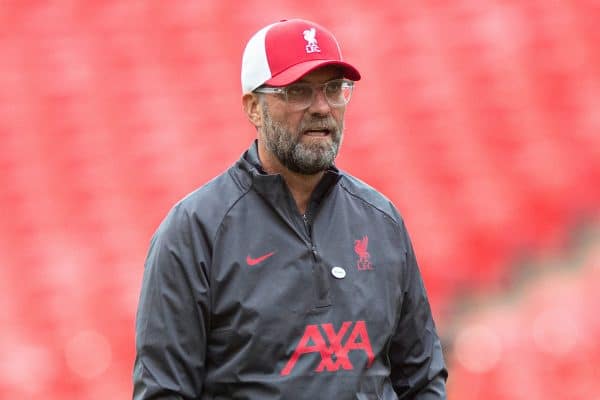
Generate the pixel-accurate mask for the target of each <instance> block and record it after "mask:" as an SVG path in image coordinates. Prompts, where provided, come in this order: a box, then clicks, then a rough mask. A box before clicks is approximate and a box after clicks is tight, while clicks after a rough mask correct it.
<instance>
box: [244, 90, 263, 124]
mask: <svg viewBox="0 0 600 400" xmlns="http://www.w3.org/2000/svg"><path fill="white" fill-rule="evenodd" d="M242 106H243V108H244V112H245V113H246V116H247V117H248V120H250V122H252V124H253V125H254V126H255V127H256V128H259V127H260V126H262V112H261V105H260V101H259V99H258V96H257V95H256V94H254V93H246V94H244V95H243V96H242Z"/></svg>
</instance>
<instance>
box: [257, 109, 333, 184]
mask: <svg viewBox="0 0 600 400" xmlns="http://www.w3.org/2000/svg"><path fill="white" fill-rule="evenodd" d="M262 117H263V134H264V140H265V147H266V148H267V150H269V151H270V152H271V153H273V155H275V157H277V159H278V160H279V162H281V164H282V165H283V166H284V167H286V168H287V169H289V170H290V171H292V172H295V173H298V174H302V175H314V174H316V173H319V172H321V171H325V170H326V169H328V168H330V167H332V166H333V163H334V161H335V157H336V156H337V154H338V151H339V149H340V145H341V142H342V137H343V135H342V131H343V123H342V124H341V126H337V123H336V122H335V120H334V119H333V117H321V118H315V117H313V118H311V119H310V120H308V121H302V122H301V123H300V126H299V128H298V131H297V132H290V131H288V130H286V129H285V128H284V127H283V126H282V125H281V124H279V123H277V122H274V121H273V120H272V119H271V116H270V115H269V112H268V109H267V107H266V104H265V103H263V115H262ZM309 127H311V128H314V127H326V128H327V129H329V134H330V135H331V139H332V143H318V142H311V143H302V142H301V141H300V140H301V138H302V135H303V132H304V131H305V130H306V129H307V128H309Z"/></svg>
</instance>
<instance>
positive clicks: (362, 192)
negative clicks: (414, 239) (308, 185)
mask: <svg viewBox="0 0 600 400" xmlns="http://www.w3.org/2000/svg"><path fill="white" fill-rule="evenodd" d="M340 185H341V187H342V188H343V189H344V190H345V191H346V192H348V193H349V194H350V195H351V196H354V197H355V198H357V199H359V200H360V201H363V202H364V203H366V204H368V205H369V206H371V207H373V208H376V209H378V210H379V211H381V212H382V213H384V214H385V215H386V216H388V217H389V218H391V219H392V220H393V221H394V222H396V223H398V224H401V223H402V218H401V217H400V214H399V213H398V210H397V209H396V207H395V206H394V204H393V203H392V201H391V200H390V199H389V198H387V197H386V196H385V195H384V194H383V193H381V192H380V191H379V190H377V189H375V188H374V187H373V186H371V185H369V184H368V183H366V182H364V181H363V180H361V179H359V178H357V177H355V176H353V175H350V174H348V173H346V172H343V173H342V179H341V180H340Z"/></svg>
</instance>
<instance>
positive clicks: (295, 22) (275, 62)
mask: <svg viewBox="0 0 600 400" xmlns="http://www.w3.org/2000/svg"><path fill="white" fill-rule="evenodd" d="M325 65H336V66H339V67H340V68H341V69H342V71H343V74H344V77H346V78H348V79H350V80H353V81H358V80H360V73H359V72H358V70H357V69H356V68H354V67H353V66H352V65H350V64H348V63H346V62H344V61H342V53H341V51H340V46H339V44H338V42H337V40H336V39H335V37H334V36H333V34H332V33H331V32H329V31H328V30H327V29H325V28H323V27H322V26H321V25H318V24H315V23H314V22H311V21H307V20H303V19H290V20H281V21H279V22H276V23H274V24H271V25H267V26H265V27H264V28H262V29H261V30H260V31H258V32H256V33H255V34H254V36H252V37H251V38H250V40H249V41H248V44H246V48H245V49H244V55H243V56H242V90H243V92H244V93H249V92H252V91H253V90H254V89H256V88H258V87H259V86H261V85H264V84H267V85H270V86H285V85H288V84H290V83H292V82H294V81H296V80H298V79H300V78H302V76H304V75H306V74H307V73H309V72H311V71H313V70H315V69H317V68H319V67H323V66H325Z"/></svg>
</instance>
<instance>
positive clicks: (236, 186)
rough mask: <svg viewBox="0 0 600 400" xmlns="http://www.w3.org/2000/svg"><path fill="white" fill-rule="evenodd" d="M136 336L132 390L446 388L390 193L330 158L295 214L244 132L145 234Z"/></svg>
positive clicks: (405, 391) (236, 394)
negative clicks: (233, 151)
mask: <svg viewBox="0 0 600 400" xmlns="http://www.w3.org/2000/svg"><path fill="white" fill-rule="evenodd" d="M136 350H137V352H136V359H135V366H134V373H133V378H134V395H133V397H134V399H136V400H142V399H202V400H209V399H210V400H217V399H218V400H225V399H227V400H230V399H250V400H270V399H286V400H302V399H306V400H315V399H324V400H346V399H347V400H354V399H359V400H361V399H369V400H370V399H383V400H393V399H419V400H424V399H445V398H446V390H445V380H446V377H447V372H446V368H445V364H444V359H443V356H442V349H441V345H440V340H439V338H438V335H437V333H436V329H435V326H434V322H433V319H432V315H431V311H430V307H429V303H428V300H427V295H426V292H425V289H424V286H423V281H422V279H421V275H420V272H419V269H418V266H417V263H416V260H415V255H414V253H413V249H412V246H411V243H410V240H409V237H408V234H407V232H406V228H405V225H404V223H403V221H402V219H401V217H400V215H399V214H398V212H397V211H396V209H395V208H394V206H393V205H392V204H391V203H390V201H389V200H388V199H386V198H385V197H384V196H382V195H381V194H379V193H378V192H377V191H375V190H374V189H373V188H371V187H369V186H368V185H366V184H365V183H363V182H361V181H359V180H358V179H356V178H353V177H352V176H350V175H348V174H345V173H343V172H341V171H339V170H337V169H336V168H330V169H329V170H328V171H326V172H325V175H324V176H323V179H322V180H321V181H320V183H319V184H318V186H317V187H316V189H315V191H314V193H313V194H312V197H311V199H310V202H309V205H308V208H307V212H306V214H305V216H304V217H303V216H302V215H301V214H300V213H299V211H298V208H297V206H296V204H295V202H294V199H293V197H292V195H291V193H290V191H289V190H288V188H287V186H286V184H285V182H284V180H283V178H282V177H281V176H280V175H268V174H266V173H264V171H263V170H262V168H261V167H260V162H259V160H258V153H257V145H256V142H255V143H254V144H253V145H252V146H251V148H250V149H249V150H248V151H247V152H245V153H244V155H243V156H242V157H241V159H240V160H239V161H238V162H237V163H236V164H235V165H233V166H232V167H231V168H229V169H228V170H227V171H226V172H224V173H223V174H222V175H220V176H218V177H216V178H215V179H213V180H212V181H210V182H208V183H207V184H206V185H204V186H202V187H201V188H199V189H198V190H196V191H195V192H193V193H191V194H190V195H188V196H187V197H185V198H184V199H183V200H181V201H180V202H179V203H178V204H176V205H175V206H174V207H173V209H172V210H171V211H170V212H169V214H168V216H167V217H166V218H165V220H164V221H163V222H162V224H161V225H160V227H159V228H158V230H157V232H156V233H155V235H154V236H153V238H152V241H151V245H150V250H149V253H148V257H147V260H146V264H145V271H144V278H143V283H142V290H141V296H140V302H139V308H138V312H137V319H136Z"/></svg>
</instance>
